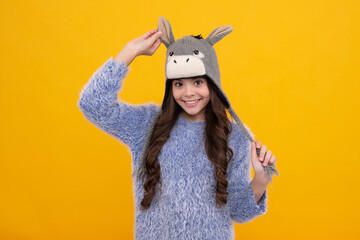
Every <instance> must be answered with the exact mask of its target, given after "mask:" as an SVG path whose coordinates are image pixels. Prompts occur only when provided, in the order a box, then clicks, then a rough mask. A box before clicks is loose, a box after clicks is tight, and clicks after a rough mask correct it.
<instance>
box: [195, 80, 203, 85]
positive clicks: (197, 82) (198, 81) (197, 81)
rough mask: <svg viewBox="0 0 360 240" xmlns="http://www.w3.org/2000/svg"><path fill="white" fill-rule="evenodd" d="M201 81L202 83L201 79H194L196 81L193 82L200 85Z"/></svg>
mask: <svg viewBox="0 0 360 240" xmlns="http://www.w3.org/2000/svg"><path fill="white" fill-rule="evenodd" d="M202 83H203V81H202V80H196V81H195V82H194V84H195V85H201V84H202Z"/></svg>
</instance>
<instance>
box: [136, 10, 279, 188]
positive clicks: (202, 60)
mask: <svg viewBox="0 0 360 240" xmlns="http://www.w3.org/2000/svg"><path fill="white" fill-rule="evenodd" d="M232 30H233V28H232V27H231V26H229V25H227V26H222V27H218V28H216V29H215V30H213V31H212V32H211V33H210V35H209V36H208V37H207V38H206V39H203V38H198V37H194V36H184V37H182V38H180V39H178V40H176V41H175V38H174V35H173V32H172V29H171V25H170V23H169V21H168V20H166V19H165V18H164V17H160V18H159V22H158V31H161V32H162V33H163V35H162V36H161V37H160V39H161V41H162V43H163V44H164V45H165V46H166V48H167V51H166V61H165V74H166V84H165V95H164V100H163V103H162V108H161V110H163V109H164V108H165V99H167V97H168V95H169V94H171V93H170V85H171V82H172V80H174V79H180V78H192V77H205V78H206V79H208V80H210V81H211V82H212V83H213V85H215V87H216V88H217V90H218V91H219V92H220V98H221V100H222V102H223V103H224V105H225V108H226V109H227V110H228V112H229V114H230V115H231V117H232V118H233V119H234V120H235V122H236V123H237V125H238V126H239V127H240V129H241V130H242V131H243V132H244V133H245V135H246V136H247V137H248V138H249V140H250V141H251V142H254V135H253V134H252V133H251V132H250V130H249V129H248V128H247V127H246V126H245V125H244V124H243V123H242V122H241V120H240V118H239V117H238V115H237V114H236V113H235V111H234V110H233V108H232V107H231V104H230V101H229V99H228V98H227V96H226V94H225V93H224V91H223V89H222V87H221V81H220V70H219V65H218V60H217V55H216V52H215V49H214V48H213V45H214V44H215V43H217V42H219V41H220V40H221V39H222V38H223V37H225V36H226V35H228V34H229V33H231V32H232ZM161 110H160V111H159V113H158V115H157V116H156V117H155V118H154V119H153V121H152V123H151V125H150V127H149V130H148V132H147V135H146V137H145V144H144V147H143V150H142V153H141V156H140V161H139V165H138V167H137V169H136V170H135V172H137V176H138V177H140V178H142V177H144V176H145V166H144V162H145V156H146V152H147V150H148V147H149V144H150V137H151V135H152V132H153V129H154V126H155V123H156V121H157V119H158V117H159V116H160V115H161V112H162V111H161ZM257 154H258V155H259V154H260V149H257ZM135 172H134V174H135ZM265 172H266V174H267V176H268V177H269V179H270V180H271V181H272V178H271V176H272V174H276V175H279V173H278V171H277V170H276V169H275V166H274V165H267V166H265Z"/></svg>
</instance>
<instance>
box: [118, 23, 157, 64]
mask: <svg viewBox="0 0 360 240" xmlns="http://www.w3.org/2000/svg"><path fill="white" fill-rule="evenodd" d="M161 35H162V32H160V31H159V32H158V31H157V30H156V29H154V30H151V31H149V32H147V33H145V34H144V35H142V36H140V37H138V38H135V39H134V40H132V41H130V42H128V43H127V44H126V45H125V47H124V48H123V49H122V50H121V52H120V53H119V54H118V55H117V56H116V57H115V59H114V60H115V61H118V62H121V61H123V62H124V63H125V64H126V65H129V64H130V63H131V62H132V61H133V60H134V59H135V58H136V57H137V56H139V55H147V56H152V55H153V54H154V53H155V51H156V50H157V49H158V48H159V46H160V44H161V40H160V36H161Z"/></svg>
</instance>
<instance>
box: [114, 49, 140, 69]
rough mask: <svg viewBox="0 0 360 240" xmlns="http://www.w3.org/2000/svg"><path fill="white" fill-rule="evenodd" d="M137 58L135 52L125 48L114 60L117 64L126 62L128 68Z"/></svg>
mask: <svg viewBox="0 0 360 240" xmlns="http://www.w3.org/2000/svg"><path fill="white" fill-rule="evenodd" d="M136 57H137V53H136V51H135V50H133V49H131V48H129V47H125V48H123V49H122V50H121V52H120V53H119V54H118V55H117V56H116V57H115V58H114V60H115V61H116V62H119V63H120V62H124V63H125V65H126V66H129V65H130V63H131V62H132V61H133V60H134V59H135V58H136Z"/></svg>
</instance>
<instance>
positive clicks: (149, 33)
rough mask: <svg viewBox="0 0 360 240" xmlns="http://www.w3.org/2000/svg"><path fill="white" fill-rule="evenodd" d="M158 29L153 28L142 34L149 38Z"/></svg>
mask: <svg viewBox="0 0 360 240" xmlns="http://www.w3.org/2000/svg"><path fill="white" fill-rule="evenodd" d="M156 31H157V30H156V29H153V30H150V31H148V32H147V33H145V34H144V35H142V37H143V38H144V39H147V38H148V37H150V36H151V35H152V34H154V33H155V32H156Z"/></svg>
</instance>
